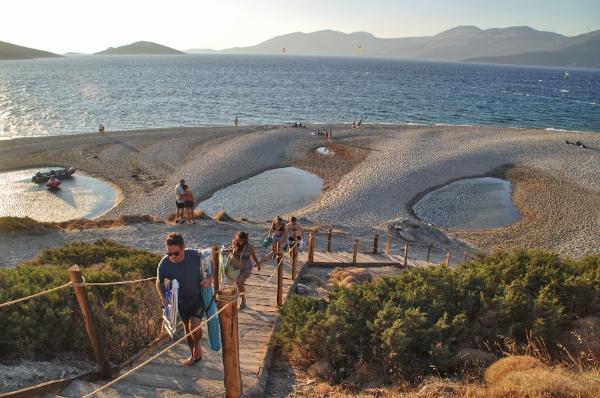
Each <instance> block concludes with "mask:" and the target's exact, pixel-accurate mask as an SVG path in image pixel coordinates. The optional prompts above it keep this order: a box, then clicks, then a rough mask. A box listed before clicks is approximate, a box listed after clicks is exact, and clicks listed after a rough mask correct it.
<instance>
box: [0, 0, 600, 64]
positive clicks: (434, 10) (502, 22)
mask: <svg viewBox="0 0 600 398" xmlns="http://www.w3.org/2000/svg"><path fill="white" fill-rule="evenodd" d="M0 16H1V18H0V20H1V21H0V41H8V42H11V43H15V44H20V45H24V46H28V47H34V48H39V49H44V50H49V51H53V52H57V53H63V52H67V51H74V52H95V51H100V50H103V49H105V48H106V47H108V46H119V45H123V44H128V43H131V42H133V41H137V40H149V41H156V42H159V43H161V44H165V45H168V46H172V47H175V48H177V49H180V50H186V49H190V48H215V49H222V48H228V47H233V46H247V45H253V44H257V43H259V42H261V41H263V40H266V39H269V38H271V37H273V36H276V35H280V34H285V33H290V32H296V31H303V32H311V31H315V30H321V29H335V30H341V31H343V32H354V31H367V32H371V33H373V34H374V35H375V36H379V37H405V36H424V35H432V34H436V33H439V32H441V31H443V30H445V29H448V28H451V27H454V26H456V25H476V26H479V27H481V28H490V27H505V26H512V25H529V26H532V27H534V28H536V29H540V30H549V31H555V32H558V33H562V34H565V35H568V36H572V35H576V34H580V33H585V32H589V31H591V30H597V29H600V0H560V1H558V0H412V1H408V0H160V1H158V0H144V1H139V0H96V1H89V0H37V1H36V0H1V2H0Z"/></svg>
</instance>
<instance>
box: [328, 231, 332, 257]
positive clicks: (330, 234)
mask: <svg viewBox="0 0 600 398" xmlns="http://www.w3.org/2000/svg"><path fill="white" fill-rule="evenodd" d="M332 237H333V228H329V229H328V230H327V252H328V253H331V238H332Z"/></svg>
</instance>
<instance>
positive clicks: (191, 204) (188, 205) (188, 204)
mask: <svg viewBox="0 0 600 398" xmlns="http://www.w3.org/2000/svg"><path fill="white" fill-rule="evenodd" d="M183 207H185V208H186V209H190V208H192V207H194V202H193V201H191V200H186V201H185V202H183Z"/></svg>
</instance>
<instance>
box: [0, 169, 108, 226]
mask: <svg viewBox="0 0 600 398" xmlns="http://www.w3.org/2000/svg"><path fill="white" fill-rule="evenodd" d="M46 170H49V168H36V169H28V170H19V171H9V172H5V173H0V216H16V217H31V218H33V219H35V220H38V221H67V220H72V219H75V218H88V219H93V218H97V217H100V216H101V215H103V214H104V213H106V212H107V211H108V210H110V209H111V208H112V207H113V206H114V205H115V201H116V199H117V192H116V191H115V189H114V188H113V187H112V186H111V185H109V184H107V183H105V182H103V181H101V180H98V179H96V178H92V177H89V176H86V175H83V174H82V173H81V172H76V173H75V175H74V176H73V178H70V179H65V180H63V182H62V184H61V185H60V187H59V188H58V189H56V190H49V189H47V188H46V186H45V185H44V184H37V183H34V182H31V177H32V176H33V175H34V174H35V173H36V172H38V171H46Z"/></svg>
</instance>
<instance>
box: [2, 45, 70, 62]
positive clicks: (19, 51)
mask: <svg viewBox="0 0 600 398" xmlns="http://www.w3.org/2000/svg"><path fill="white" fill-rule="evenodd" d="M60 56H61V55H58V54H54V53H51V52H48V51H42V50H36V49H35V48H29V47H23V46H18V45H16V44H11V43H6V42H4V41H0V60H8V59H34V58H54V57H60Z"/></svg>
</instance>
